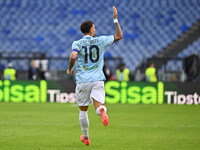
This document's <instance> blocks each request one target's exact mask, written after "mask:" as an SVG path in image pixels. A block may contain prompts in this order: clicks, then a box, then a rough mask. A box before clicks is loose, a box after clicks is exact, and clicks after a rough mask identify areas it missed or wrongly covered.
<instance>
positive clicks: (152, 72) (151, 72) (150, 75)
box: [145, 63, 157, 82]
mask: <svg viewBox="0 0 200 150" xmlns="http://www.w3.org/2000/svg"><path fill="white" fill-rule="evenodd" d="M145 76H146V81H147V82H157V75H156V68H155V65H154V63H150V65H149V67H148V68H147V69H146V70H145Z"/></svg>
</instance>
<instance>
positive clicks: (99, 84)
mask: <svg viewBox="0 0 200 150" xmlns="http://www.w3.org/2000/svg"><path fill="white" fill-rule="evenodd" d="M91 97H92V100H93V104H94V108H95V110H96V113H97V114H98V115H101V118H102V122H103V124H104V126H107V125H108V123H109V119H108V115H107V114H106V111H107V109H106V107H105V106H104V103H105V89H104V82H103V81H96V82H94V85H93V88H92V91H91Z"/></svg>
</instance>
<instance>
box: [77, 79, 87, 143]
mask: <svg viewBox="0 0 200 150" xmlns="http://www.w3.org/2000/svg"><path fill="white" fill-rule="evenodd" d="M89 95H90V89H89V86H88V85H87V84H85V83H84V84H77V86H76V99H77V104H78V106H79V109H80V112H79V121H80V125H81V130H82V132H83V135H81V141H82V142H84V143H85V144H86V145H90V141H89V133H88V132H89V119H88V106H89V104H90V96H89Z"/></svg>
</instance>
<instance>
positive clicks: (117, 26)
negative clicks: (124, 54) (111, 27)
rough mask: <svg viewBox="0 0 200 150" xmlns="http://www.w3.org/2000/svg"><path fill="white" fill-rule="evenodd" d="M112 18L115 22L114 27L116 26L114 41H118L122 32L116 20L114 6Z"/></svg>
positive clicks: (121, 36)
mask: <svg viewBox="0 0 200 150" xmlns="http://www.w3.org/2000/svg"><path fill="white" fill-rule="evenodd" d="M113 12H114V14H113V19H114V23H115V28H116V33H115V35H114V37H115V38H114V42H116V41H119V40H121V39H122V38H123V34H122V30H121V27H120V25H119V22H118V20H117V9H116V7H115V6H113Z"/></svg>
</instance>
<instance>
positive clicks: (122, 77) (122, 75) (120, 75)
mask: <svg viewBox="0 0 200 150" xmlns="http://www.w3.org/2000/svg"><path fill="white" fill-rule="evenodd" d="M116 73H117V80H118V81H129V74H130V70H129V69H128V68H126V65H125V64H124V63H122V64H121V65H120V68H119V69H117V71H116Z"/></svg>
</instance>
